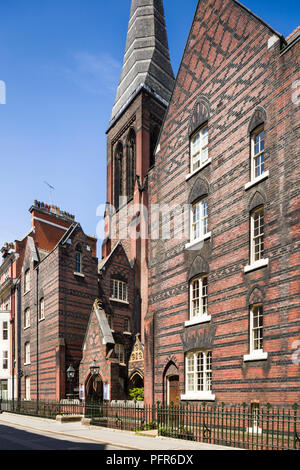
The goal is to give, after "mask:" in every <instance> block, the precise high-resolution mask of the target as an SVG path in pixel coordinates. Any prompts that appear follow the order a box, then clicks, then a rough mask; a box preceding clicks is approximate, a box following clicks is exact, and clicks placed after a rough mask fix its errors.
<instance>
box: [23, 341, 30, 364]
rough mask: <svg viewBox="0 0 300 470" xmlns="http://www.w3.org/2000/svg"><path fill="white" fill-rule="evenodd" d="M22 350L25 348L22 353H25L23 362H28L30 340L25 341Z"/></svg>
mask: <svg viewBox="0 0 300 470" xmlns="http://www.w3.org/2000/svg"><path fill="white" fill-rule="evenodd" d="M24 350H25V354H24V355H25V364H30V342H29V341H27V342H26V343H25V348H24Z"/></svg>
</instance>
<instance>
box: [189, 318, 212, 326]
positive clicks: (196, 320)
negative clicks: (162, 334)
mask: <svg viewBox="0 0 300 470" xmlns="http://www.w3.org/2000/svg"><path fill="white" fill-rule="evenodd" d="M210 320H211V315H201V316H199V317H195V318H192V319H191V320H188V321H186V322H184V326H192V325H198V324H200V323H207V322H209V321H210Z"/></svg>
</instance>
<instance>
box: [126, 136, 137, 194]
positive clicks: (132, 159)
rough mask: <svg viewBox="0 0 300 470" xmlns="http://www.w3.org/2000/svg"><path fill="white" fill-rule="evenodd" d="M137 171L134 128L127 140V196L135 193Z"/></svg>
mask: <svg viewBox="0 0 300 470" xmlns="http://www.w3.org/2000/svg"><path fill="white" fill-rule="evenodd" d="M135 173H136V137H135V132H134V130H133V129H131V131H130V132H129V136H128V141H127V178H126V180H127V181H126V189H127V197H128V198H131V197H132V196H133V193H134V185H135Z"/></svg>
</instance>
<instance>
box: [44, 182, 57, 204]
mask: <svg viewBox="0 0 300 470" xmlns="http://www.w3.org/2000/svg"><path fill="white" fill-rule="evenodd" d="M44 183H45V184H46V185H47V186H48V188H49V193H50V196H49V204H50V205H51V204H52V193H53V191H54V190H55V188H54V187H53V186H51V184H49V183H47V181H44Z"/></svg>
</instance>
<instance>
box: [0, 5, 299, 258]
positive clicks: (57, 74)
mask: <svg viewBox="0 0 300 470" xmlns="http://www.w3.org/2000/svg"><path fill="white" fill-rule="evenodd" d="M130 3H131V1H130V0H111V1H109V2H108V1H107V0H9V1H4V0H0V80H3V81H5V83H6V87H7V103H6V105H0V162H1V216H0V246H2V245H3V243H4V242H5V241H13V240H15V239H17V238H21V237H23V236H24V235H25V233H26V232H27V231H28V230H29V228H30V214H29V213H28V209H29V207H30V206H31V204H32V202H33V200H34V199H37V200H40V201H44V202H49V198H50V192H49V189H48V187H47V185H46V184H45V181H46V182H48V183H50V184H51V185H52V186H54V187H55V191H54V192H53V195H52V200H51V202H52V203H53V204H56V205H58V206H59V207H60V208H61V209H63V210H66V211H68V212H71V213H73V214H75V216H76V220H78V221H79V222H80V223H81V225H82V227H83V229H84V230H85V231H86V233H88V234H90V235H95V234H96V226H97V223H98V221H99V218H98V217H97V216H96V209H97V206H98V205H99V204H104V203H105V201H106V135H105V131H106V129H107V126H108V122H109V118H110V113H111V109H112V105H113V101H114V97H115V92H116V88H117V85H118V82H119V78H120V73H121V68H122V62H123V54H124V48H125V41H126V33H127V25H128V18H129V10H130ZM243 4H244V5H245V6H247V7H248V8H249V9H250V10H252V11H253V12H254V13H256V14H257V15H258V16H260V17H261V18H262V19H264V21H266V22H267V23H269V24H270V26H272V27H273V28H274V29H276V30H277V31H278V32H280V33H281V34H283V35H284V36H287V35H288V34H290V32H292V31H293V30H294V29H295V28H296V27H297V26H298V22H299V16H300V6H299V2H298V1H296V0H288V1H287V2H285V3H284V2H282V1H277V0H260V1H259V0H245V1H244V2H243ZM164 5H165V14H166V22H167V29H168V37H169V45H170V54H171V61H172V65H173V68H174V72H175V73H176V72H177V70H178V66H179V64H180V60H181V56H182V53H183V50H184V47H185V42H186V39H187V36H188V32H189V29H190V26H191V22H192V19H193V16H194V13H195V8H196V5H197V0H186V1H185V2H182V0H164ZM99 254H100V252H99Z"/></svg>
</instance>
